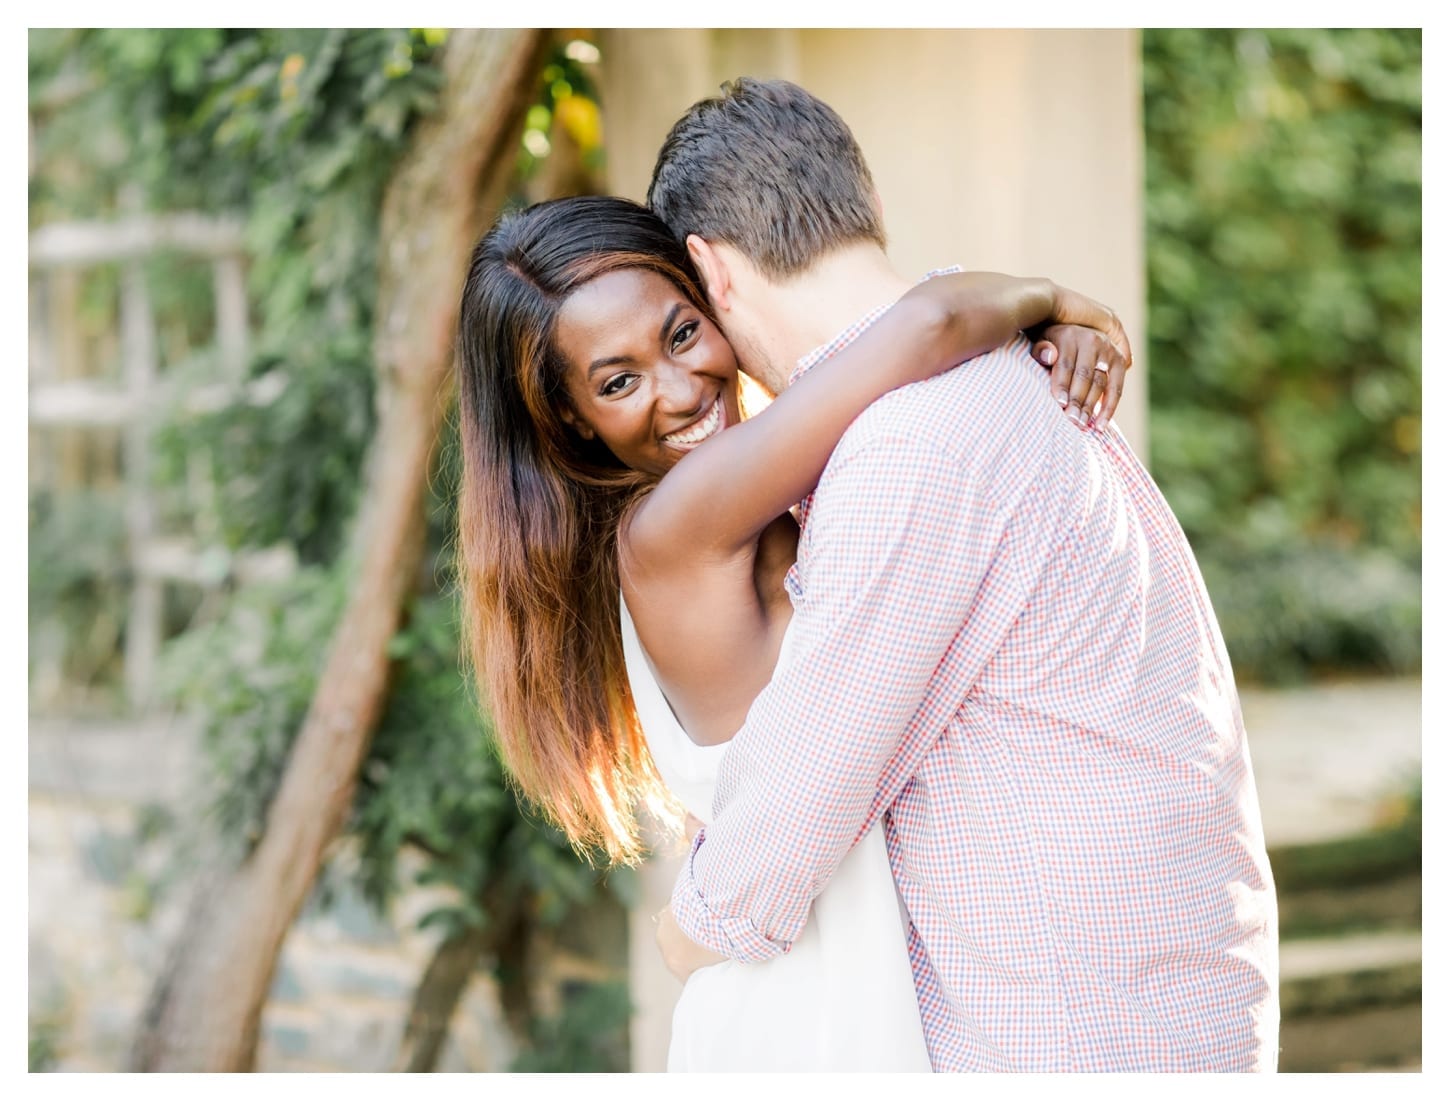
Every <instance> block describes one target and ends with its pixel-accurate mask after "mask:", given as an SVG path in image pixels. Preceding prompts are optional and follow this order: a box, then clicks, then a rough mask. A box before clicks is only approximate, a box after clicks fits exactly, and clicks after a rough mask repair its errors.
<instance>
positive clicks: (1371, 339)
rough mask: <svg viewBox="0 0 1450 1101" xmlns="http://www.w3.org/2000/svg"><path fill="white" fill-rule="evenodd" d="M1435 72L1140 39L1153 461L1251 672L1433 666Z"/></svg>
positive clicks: (1332, 44) (1411, 41) (1321, 44)
mask: <svg viewBox="0 0 1450 1101" xmlns="http://www.w3.org/2000/svg"><path fill="white" fill-rule="evenodd" d="M1420 66H1421V45H1420V32H1419V31H1418V30H1407V31H1385V30H1314V29H1295V30H1277V31H1270V30H1239V31H1232V30H1177V29H1175V30H1152V31H1145V32H1144V34H1143V70H1144V77H1143V84H1144V87H1143V92H1144V100H1143V104H1144V126H1145V130H1146V140H1147V219H1148V277H1149V307H1150V308H1149V345H1150V352H1151V360H1152V363H1153V367H1154V370H1153V377H1152V388H1151V389H1152V418H1151V421H1150V428H1151V434H1152V440H1151V450H1152V458H1153V466H1154V473H1155V476H1156V477H1157V478H1158V480H1159V482H1160V483H1161V484H1162V486H1163V489H1164V492H1165V493H1166V494H1167V496H1168V499H1169V501H1170V502H1171V503H1172V505H1173V507H1174V510H1175V511H1176V512H1177V514H1178V517H1179V519H1180V521H1181V522H1182V524H1183V527H1184V529H1185V531H1186V532H1187V534H1188V536H1189V538H1190V539H1191V540H1192V541H1193V543H1194V545H1195V548H1196V549H1197V550H1198V552H1199V555H1200V559H1201V560H1202V562H1203V564H1204V572H1205V577H1206V579H1207V580H1208V582H1209V585H1210V589H1211V592H1212V594H1213V598H1214V602H1215V605H1216V606H1217V607H1218V608H1219V609H1220V612H1221V613H1226V614H1225V615H1224V632H1225V637H1226V639H1227V641H1228V644H1229V650H1230V652H1231V654H1232V655H1233V657H1234V660H1235V663H1236V665H1237V666H1238V667H1239V668H1240V670H1241V671H1242V672H1244V673H1245V674H1247V675H1249V676H1251V677H1258V678H1261V679H1283V678H1285V677H1289V676H1297V675H1303V674H1304V673H1305V672H1307V671H1311V670H1316V669H1327V668H1376V669H1387V670H1395V671H1399V670H1412V669H1416V668H1418V665H1419V637H1418V636H1419V628H1420V620H1419V607H1418V604H1419V595H1418V577H1419V546H1420V468H1419V467H1420V431H1421V429H1420V320H1421V314H1420V199H1421V189H1420ZM1387 555H1388V556H1390V557H1392V558H1393V559H1394V560H1395V563H1397V564H1390V565H1387V564H1386V562H1387V559H1386V556H1387Z"/></svg>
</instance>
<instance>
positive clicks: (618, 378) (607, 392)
mask: <svg viewBox="0 0 1450 1101" xmlns="http://www.w3.org/2000/svg"><path fill="white" fill-rule="evenodd" d="M632 378H634V376H633V375H615V376H614V377H613V378H611V379H609V381H608V382H606V383H605V384H604V385H603V386H601V387H600V388H599V392H600V393H601V394H602V395H603V396H604V397H606V398H611V397H613V396H614V395H615V394H618V393H622V392H623V391H624V388H625V387H626V386H628V385H629V382H630V379H632Z"/></svg>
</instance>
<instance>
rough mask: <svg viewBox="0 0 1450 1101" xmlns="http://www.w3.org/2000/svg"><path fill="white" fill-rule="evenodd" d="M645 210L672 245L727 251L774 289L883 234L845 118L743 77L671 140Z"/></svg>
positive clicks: (693, 112)
mask: <svg viewBox="0 0 1450 1101" xmlns="http://www.w3.org/2000/svg"><path fill="white" fill-rule="evenodd" d="M647 201H648V203H649V205H650V207H651V208H653V210H654V212H655V213H656V214H658V215H659V216H660V217H661V218H662V219H664V221H665V224H666V225H668V226H669V227H670V229H671V231H672V232H673V233H674V234H675V236H676V237H677V238H678V239H679V240H681V241H684V240H685V238H686V237H687V236H689V235H690V234H692V233H693V234H696V235H697V236H700V237H703V238H705V239H706V240H707V241H723V242H725V243H726V244H729V245H731V246H733V247H734V248H735V249H737V250H738V251H739V252H741V253H742V254H743V255H744V256H746V257H747V258H748V259H749V260H750V261H751V262H752V263H754V264H755V266H756V267H757V268H759V269H760V271H761V272H762V273H763V274H764V275H766V276H769V277H770V278H772V279H775V280H777V281H781V280H785V279H788V278H789V277H790V276H793V275H797V274H799V273H800V272H802V271H804V270H805V269H806V268H808V267H809V266H810V265H811V264H812V263H813V262H815V261H816V260H817V259H819V258H820V257H821V256H824V255H825V254H826V253H828V252H832V251H834V250H835V249H838V248H840V247H842V246H843V245H849V244H856V243H859V242H862V241H871V242H874V243H875V244H877V245H879V246H880V247H882V248H885V247H886V233H885V230H883V229H882V226H881V214H880V210H879V206H878V203H877V200H876V189H875V186H874V185H873V184H872V182H871V172H870V170H869V169H868V168H867V167H866V158H865V157H863V156H862V155H861V149H860V147H859V146H858V145H857V144H856V139H855V138H853V137H852V136H851V131H850V130H849V129H848V128H847V127H846V124H845V122H843V121H842V120H841V116H840V115H838V114H836V112H835V111H833V110H831V108H830V107H828V106H826V104H824V103H822V102H821V101H820V100H819V99H817V98H816V97H815V96H813V95H811V94H810V93H809V92H807V91H806V90H805V89H804V88H801V87H799V86H798V85H795V84H791V83H790V82H789V81H784V80H753V79H751V78H750V77H741V78H740V79H739V80H736V81H734V82H732V83H730V84H726V85H724V86H723V87H722V88H721V94H720V95H718V96H715V97H713V98H710V99H702V100H700V102H698V103H696V104H695V105H694V106H693V107H691V108H690V109H689V110H688V111H687V112H685V115H684V117H683V118H681V119H680V121H679V122H677V123H675V125H674V128H673V129H671V130H670V134H669V137H667V138H666V139H665V144H664V146H663V147H662V148H661V149H660V155H659V159H658V160H656V161H655V170H654V177H653V178H652V179H651V181H650V186H649V194H648V197H647Z"/></svg>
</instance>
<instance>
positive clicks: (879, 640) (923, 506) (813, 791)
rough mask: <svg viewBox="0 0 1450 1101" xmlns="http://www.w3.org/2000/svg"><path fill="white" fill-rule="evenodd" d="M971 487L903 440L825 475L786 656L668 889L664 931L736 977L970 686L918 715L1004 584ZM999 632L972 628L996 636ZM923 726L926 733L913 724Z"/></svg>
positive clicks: (788, 928) (738, 740)
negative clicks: (982, 608)
mask: <svg viewBox="0 0 1450 1101" xmlns="http://www.w3.org/2000/svg"><path fill="white" fill-rule="evenodd" d="M972 483H973V477H972V474H971V472H970V471H969V470H966V469H963V466H962V464H961V463H960V462H959V461H958V460H956V459H954V458H952V457H951V456H948V455H944V454H943V453H942V449H941V448H939V447H936V446H932V445H931V444H929V443H923V442H918V441H915V440H902V439H877V440H874V441H865V442H863V443H862V444H861V445H859V446H858V447H857V449H856V450H855V451H854V452H853V453H851V454H849V455H838V456H837V457H836V459H835V460H833V462H832V466H831V468H830V470H829V471H828V472H827V476H826V479H825V480H823V481H822V483H821V486H820V488H819V489H818V491H817V495H816V500H815V504H814V511H813V513H812V516H811V526H810V530H809V532H808V535H809V538H810V541H811V546H810V550H809V555H808V557H807V558H806V560H805V568H806V569H808V571H809V574H808V576H807V577H806V579H805V582H806V583H805V597H804V599H803V600H802V601H801V602H800V604H799V605H798V607H797V609H796V613H795V615H796V622H795V624H794V626H793V628H792V630H793V632H794V635H793V642H792V655H791V657H790V659H789V660H788V661H787V662H786V663H785V668H784V669H783V670H782V671H781V673H780V674H779V675H778V676H777V677H776V679H774V680H773V681H772V682H771V683H770V685H769V686H768V687H767V688H766V690H765V691H764V692H763V693H762V694H761V695H760V697H759V698H758V699H757V700H756V702H755V704H754V705H753V707H752V708H751V711H750V714H749V716H748V718H747V719H746V723H745V726H744V727H743V728H742V729H741V731H740V732H739V733H738V734H736V736H735V738H734V740H733V741H732V743H731V746H730V748H729V750H728V751H727V753H726V756H725V760H724V762H723V763H722V767H721V778H720V787H719V789H718V790H717V792H716V797H715V810H716V818H715V821H714V822H713V823H711V825H710V826H709V827H707V828H706V829H705V830H704V831H703V832H702V833H700V834H698V835H697V836H696V839H695V842H694V845H693V847H692V850H691V853H690V858H689V859H688V860H687V861H686V864H685V867H684V868H683V870H682V871H681V873H680V878H679V880H678V881H677V883H676V886H675V892H674V897H673V900H672V903H671V908H672V909H673V911H674V914H675V918H676V920H677V922H678V924H679V927H680V929H681V930H682V931H683V932H684V933H685V934H686V935H687V936H689V937H690V938H691V939H693V940H694V941H696V942H698V943H699V944H702V945H704V946H706V947H708V948H710V949H712V950H714V951H717V952H720V953H722V954H724V955H728V956H731V957H733V958H735V959H740V960H762V959H768V958H770V957H771V956H774V955H776V954H778V953H780V952H782V951H785V950H787V949H788V948H789V946H790V944H791V942H792V941H793V940H794V939H795V938H796V937H797V936H798V935H799V933H800V930H801V928H802V926H803V925H804V923H805V920H806V915H807V913H808V910H809V907H810V903H811V900H812V899H813V898H814V897H815V896H816V895H817V894H819V893H820V891H821V889H822V888H823V887H824V886H825V883H826V881H827V880H828V879H829V878H830V876H831V874H832V873H833V872H834V871H835V868H836V866H837V864H838V863H839V862H840V860H841V859H842V857H844V856H845V854H846V853H847V852H848V851H849V850H850V848H851V846H852V845H853V844H855V842H856V841H857V840H859V838H860V837H861V836H862V835H863V834H864V833H865V831H866V830H867V829H869V828H870V826H871V825H872V824H873V823H874V822H875V820H876V819H877V818H878V817H879V816H880V814H881V813H882V812H883V811H884V810H885V809H886V808H887V807H888V806H889V805H890V803H891V802H892V800H894V799H895V797H896V795H897V794H898V793H899V791H900V790H901V787H902V786H903V785H904V784H905V783H906V781H907V780H908V779H909V778H910V776H911V775H912V773H913V772H914V771H915V768H916V766H917V764H918V763H919V761H920V758H921V755H922V754H923V753H924V752H925V751H926V750H927V749H928V748H929V747H930V745H931V743H932V742H933V741H934V740H935V738H936V736H937V734H939V732H940V730H941V727H942V726H943V725H944V723H945V720H946V719H947V718H948V717H949V716H950V715H951V714H952V712H954V711H955V710H956V706H957V705H958V704H959V703H960V695H961V691H962V686H963V685H964V684H968V683H970V680H971V678H974V677H975V675H976V672H977V670H958V671H956V672H955V673H954V676H953V677H952V683H953V685H954V686H955V696H956V697H957V698H956V699H953V700H950V701H948V700H929V699H925V697H926V694H927V687H928V683H929V682H930V680H931V677H932V674H933V672H935V670H936V669H937V667H938V666H939V665H940V663H941V661H942V659H943V657H944V656H945V655H946V654H947V651H948V649H949V648H950V647H951V646H952V642H953V640H954V639H955V638H956V637H957V635H958V634H959V633H960V632H961V631H962V629H963V625H964V624H965V623H967V622H968V620H969V619H970V618H971V616H972V611H973V607H974V604H975V603H976V601H977V597H978V593H979V591H980V590H981V589H982V585H983V582H984V581H985V580H987V579H988V578H989V577H990V576H991V575H992V574H993V571H994V569H995V570H1002V569H1005V568H1006V567H1005V565H1004V564H1003V563H1002V561H1001V554H1000V545H1001V537H1002V532H1003V529H1004V523H1005V521H1004V519H1003V518H1002V516H1001V515H999V513H998V510H997V509H996V507H995V506H994V504H993V503H992V502H990V501H988V500H985V499H984V498H983V495H982V491H981V488H980V487H979V486H976V485H973V484H972ZM1009 627H1010V623H1002V624H994V623H982V624H978V623H975V622H974V623H973V624H972V630H973V631H993V630H996V631H997V632H998V634H999V637H1000V635H1005V633H1006V631H1007V629H1008V628H1009ZM994 648H995V643H994V644H993V646H992V647H989V648H987V649H986V650H985V651H983V652H985V653H990V652H991V649H994ZM977 649H978V648H977V647H973V652H974V653H975V652H977ZM943 708H945V709H943ZM923 710H929V711H930V718H929V719H928V720H927V721H926V722H916V723H913V717H914V716H918V712H919V711H923ZM921 717H923V718H925V717H926V716H925V715H923V716H921Z"/></svg>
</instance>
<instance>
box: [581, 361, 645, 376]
mask: <svg viewBox="0 0 1450 1101" xmlns="http://www.w3.org/2000/svg"><path fill="white" fill-rule="evenodd" d="M633 362H634V357H633V356H602V357H600V358H599V359H596V360H595V361H594V362H593V363H591V364H590V365H589V371H588V373H587V374H586V375H585V377H586V378H593V377H594V372H595V371H600V370H603V369H604V368H605V367H614V366H617V365H618V364H621V363H633Z"/></svg>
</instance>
